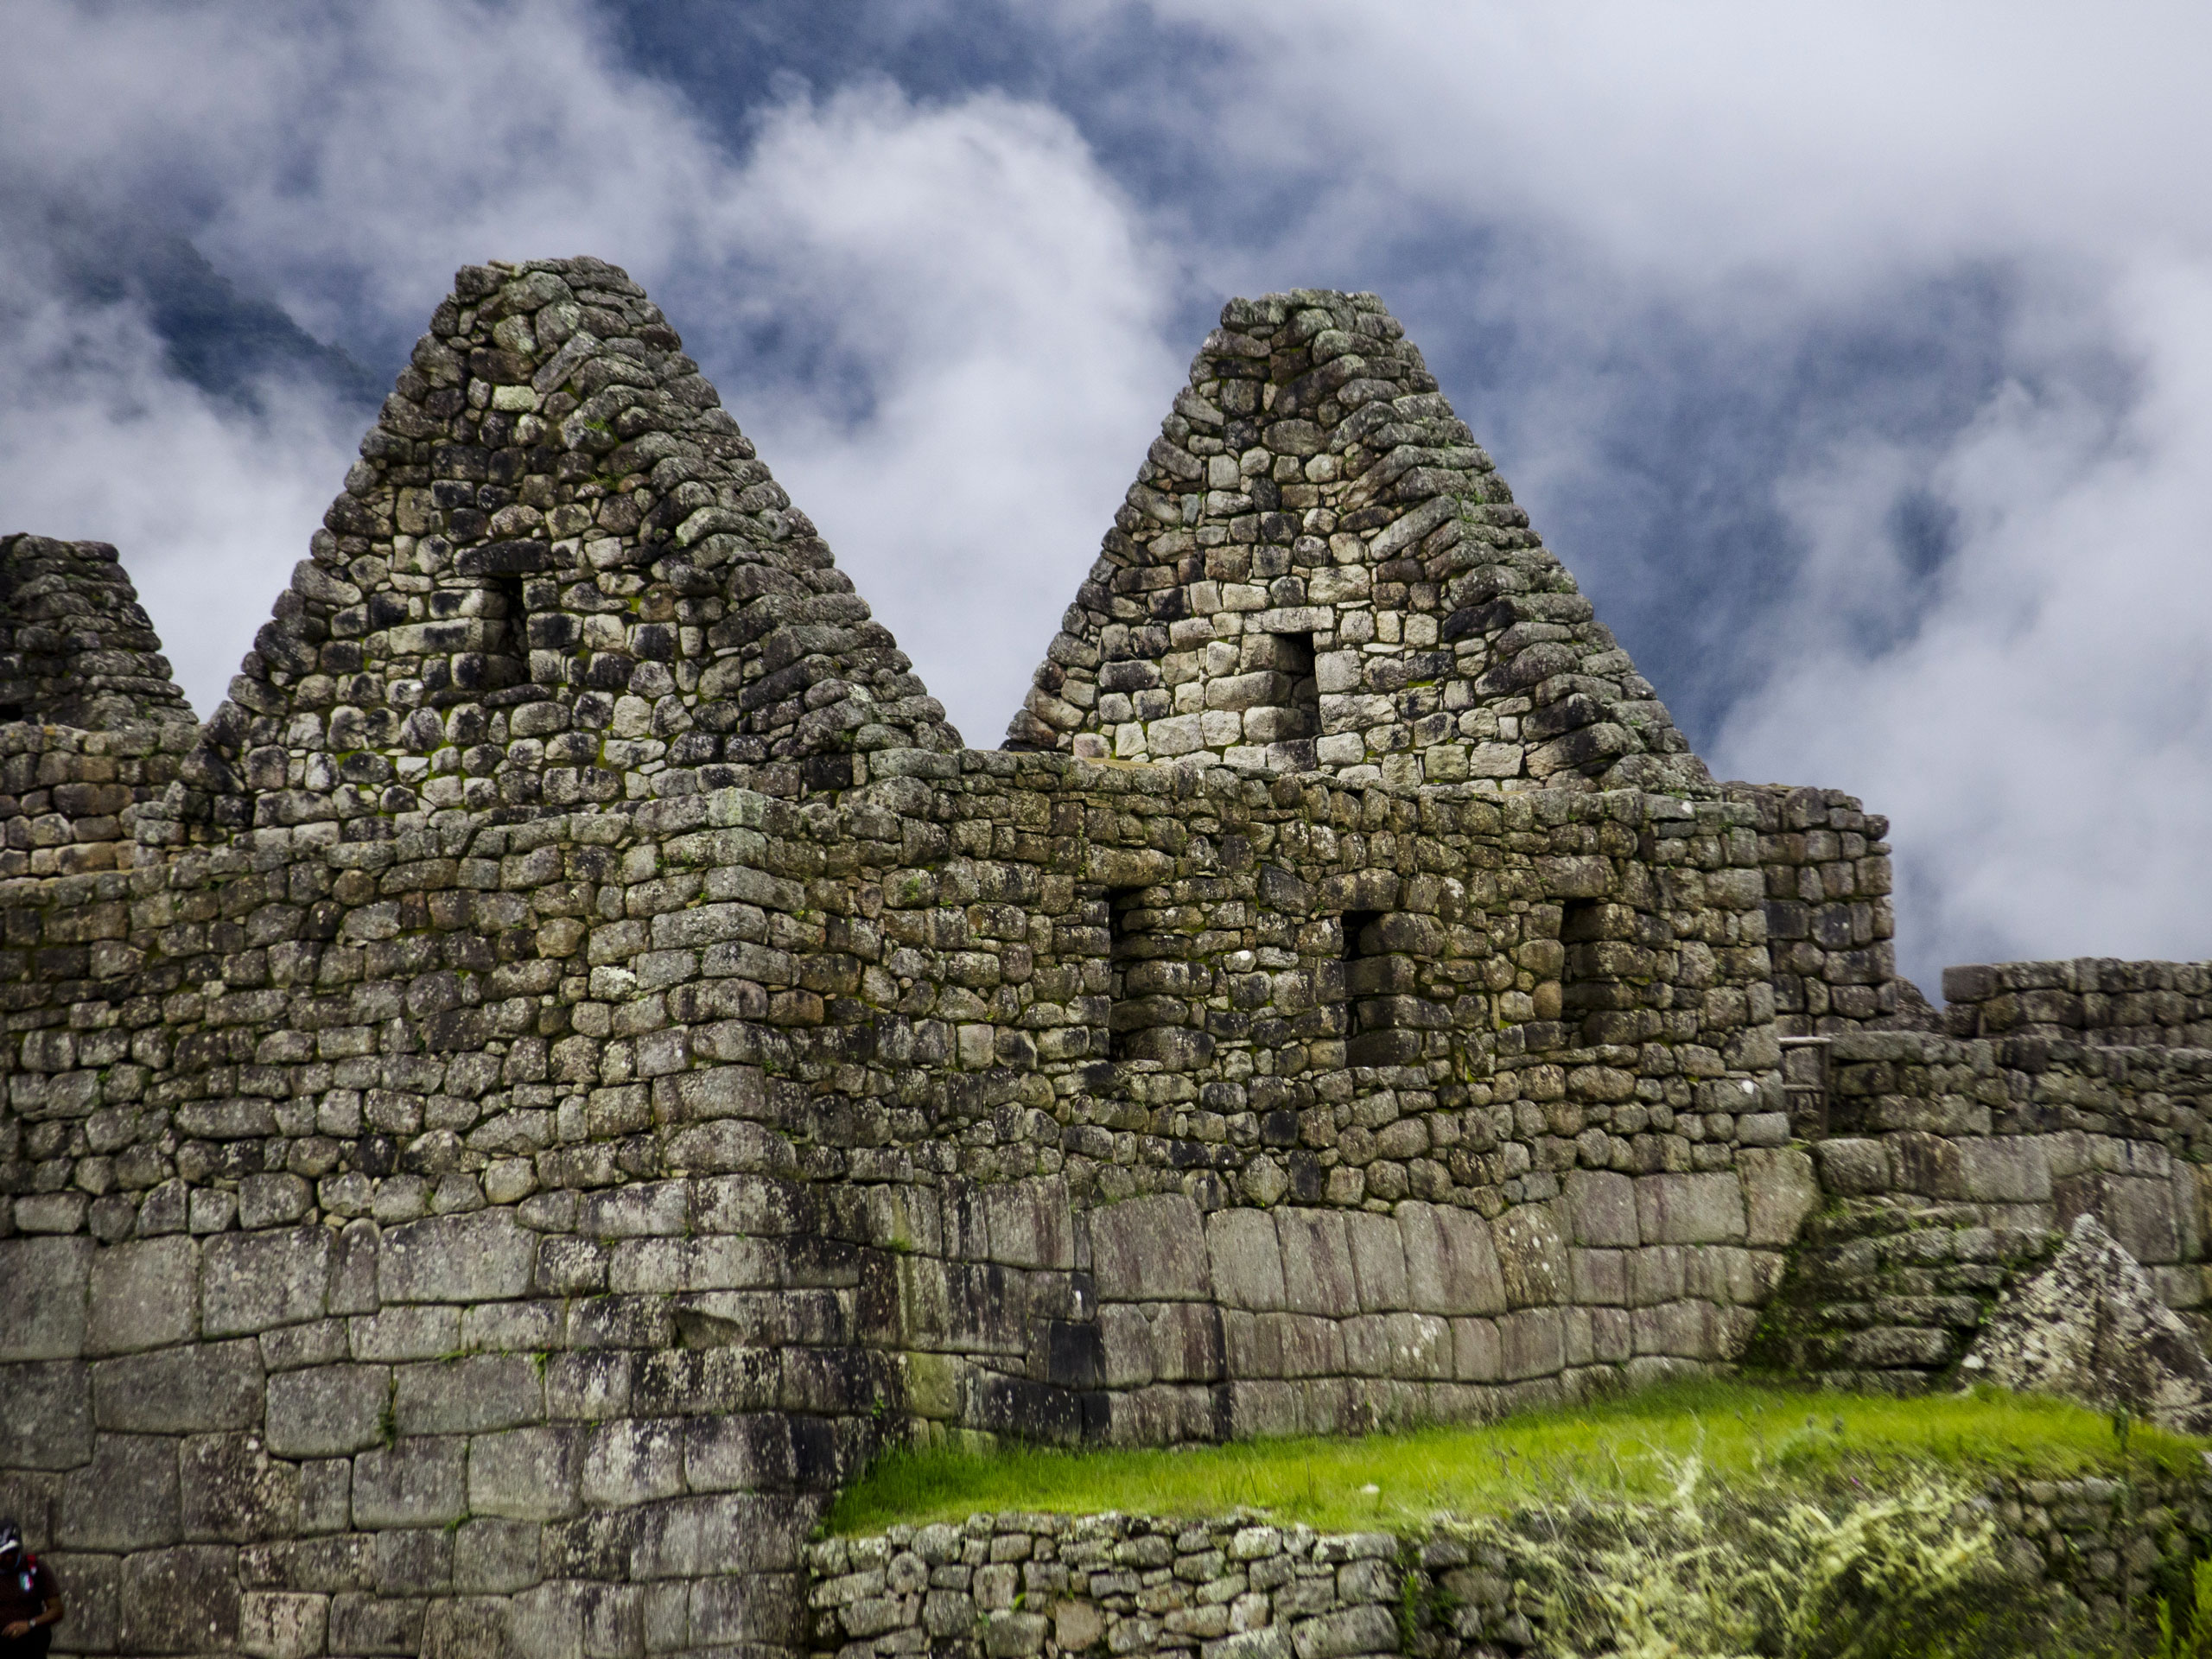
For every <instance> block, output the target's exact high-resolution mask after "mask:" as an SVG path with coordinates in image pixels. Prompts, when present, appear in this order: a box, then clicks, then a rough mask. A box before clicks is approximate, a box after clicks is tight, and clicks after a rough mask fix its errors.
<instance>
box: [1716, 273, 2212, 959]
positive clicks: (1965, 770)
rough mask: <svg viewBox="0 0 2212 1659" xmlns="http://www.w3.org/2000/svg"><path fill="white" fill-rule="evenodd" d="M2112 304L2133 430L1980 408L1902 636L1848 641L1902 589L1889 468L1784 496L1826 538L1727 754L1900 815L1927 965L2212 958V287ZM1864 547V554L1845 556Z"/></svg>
mask: <svg viewBox="0 0 2212 1659" xmlns="http://www.w3.org/2000/svg"><path fill="white" fill-rule="evenodd" d="M2112 303H2113V310H2114V315H2113V318H2112V320H2111V326H2112V328H2113V332H2114V334H2115V335H2116V336H2117V337H2119V338H2120V339H2122V340H2126V342H2127V343H2128V344H2130V345H2132V346H2133V347H2134V351H2135V355H2136V359H2137V361H2138V363H2139V367H2140V371H2141V373H2142V376H2143V384H2142V388H2141V391H2140V395H2139V397H2138V399H2137V401H2136V402H2135V403H2134V404H2133V407H2132V409H2131V410H2129V412H2128V414H2127V416H2126V420H2125V422H2124V423H2123V424H2122V426H2121V428H2120V430H2118V431H2117V432H2114V431H2113V429H2112V428H2111V423H2110V422H2109V421H2108V419H2107V416H2106V415H2105V413H2104V411H2103V410H2101V409H2099V408H2096V407H2094V406H2090V405H2088V404H2084V403H2083V402H2082V401H2081V400H2080V399H2078V398H2076V397H2070V396H2069V395H2067V394H2066V393H2064V392H2063V391H2060V392H2058V393H2056V394H2055V395H2050V394H2047V395H2041V396H2039V395H2037V394H2035V393H2032V392H2031V391H2028V390H2026V389H2025V388H2024V387H2023V386H2022V385H2018V384H2017V383H2016V384H2013V385H2007V386H2006V387H2005V388H2004V389H2003V390H2002V391H2000V392H1999V394H1998V395H1997V396H1996V397H1993V399H1991V400H1990V402H1989V404H1987V406H1986V408H1985V409H1984V410H1982V411H1981V414H1980V418H1978V419H1977V420H1976V421H1975V422H1974V424H1973V425H1972V426H1971V427H1970V428H1968V429H1967V430H1966V431H1964V432H1962V433H1961V435H1959V437H1958V438H1957V440H1956V441H1955V442H1954V443H1953V444H1952V445H1950V446H1949V448H1948V449H1947V450H1946V451H1945V452H1944V453H1942V454H1941V455H1939V456H1936V457H1932V458H1930V464H1929V465H1928V466H1927V467H1926V469H1925V486H1926V487H1928V488H1929V490H1930V492H1931V493H1933V494H1934V496H1935V497H1936V499H1938V500H1940V501H1942V503H1943V504H1945V505H1947V506H1948V508H1950V509H1951V510H1952V511H1953V512H1955V514H1956V515H1957V518H1958V523H1959V526H1960V535H1959V550H1958V553H1957V555H1956V556H1955V559H1954V560H1953V561H1952V562H1951V563H1950V565H1949V567H1948V569H1946V570H1945V571H1944V572H1943V573H1942V577H1941V579H1940V582H1938V583H1937V585H1936V587H1935V588H1934V590H1933V592H1932V593H1931V594H1929V596H1928V598H1927V600H1926V602H1925V603H1924V605H1923V607H1921V608H1920V609H1919V610H1918V613H1917V614H1916V615H1914V616H1911V617H1910V618H1908V619H1906V620H1907V621H1908V622H1909V624H1910V633H1909V635H1908V636H1907V637H1906V638H1904V639H1902V640H1900V641H1899V642H1898V643H1897V644H1895V645H1889V646H1885V647H1883V648H1879V649H1876V650H1873V651H1868V650H1866V649H1864V648H1860V647H1855V646H1854V645H1853V638H1852V632H1851V627H1852V622H1853V619H1854V617H1857V616H1861V615H1864V614H1866V613H1867V612H1868V611H1869V610H1870V608H1871V609H1872V610H1873V611H1875V612H1881V611H1883V610H1885V608H1886V607H1888V606H1889V604H1890V602H1891V601H1890V597H1889V594H1886V593H1885V588H1893V587H1894V584H1895V582H1896V558H1895V550H1894V549H1893V548H1891V546H1889V545H1887V544H1886V543H1885V532H1884V531H1883V528H1882V526H1881V524H1880V521H1879V520H1880V514H1879V509H1880V508H1881V507H1882V506H1883V505H1885V503H1887V502H1888V501H1890V500H1891V499H1895V497H1896V495H1897V493H1898V492H1899V490H1900V488H1901V480H1900V478H1899V468H1898V462H1897V457H1896V456H1895V455H1894V454H1886V453H1882V452H1879V451H1874V452H1862V453H1859V454H1837V455H1835V456H1834V457H1833V458H1832V461H1831V463H1830V465H1829V466H1828V467H1827V469H1826V470H1825V475H1824V476H1823V477H1821V478H1820V479H1819V480H1812V479H1810V478H1808V479H1806V480H1799V481H1798V482H1797V483H1796V486H1794V487H1792V488H1791V490H1790V491H1789V498H1788V499H1789V503H1790V505H1791V506H1792V507H1793V509H1794V510H1795V512H1796V514H1797V516H1798V517H1799V518H1800V521H1801V523H1802V524H1803V527H1804V529H1805V531H1806V533H1807V535H1808V539H1809V540H1810V541H1811V542H1812V543H1813V545H1814V546H1815V548H1816V549H1819V550H1823V552H1822V554H1821V556H1816V557H1815V559H1814V560H1813V561H1812V562H1810V563H1808V567H1807V576H1806V580H1805V581H1804V582H1803V583H1802V585H1801V588H1800V592H1799V595H1798V602H1797V603H1796V606H1795V607H1793V621H1794V626H1792V628H1791V629H1790V631H1789V633H1788V634H1787V635H1786V636H1784V637H1783V639H1778V640H1777V645H1779V646H1781V647H1782V648H1781V649H1779V650H1777V653H1776V662H1775V665H1774V667H1773V670H1772V673H1771V677H1770V680H1769V682H1768V683H1767V686H1766V688H1765V690H1764V692H1763V693H1762V695H1760V696H1758V697H1757V698H1754V699H1750V700H1747V701H1746V702H1745V704H1744V705H1743V706H1742V707H1741V708H1740V709H1739V710H1738V714H1737V715H1736V717H1735V718H1734V720H1732V721H1731V723H1730V725H1729V727H1728V728H1727V730H1726V732H1725V733H1724V734H1723V737H1722V740H1721V742H1720V744H1719V750H1720V753H1721V754H1722V756H1723V757H1724V758H1725V759H1726V761H1727V762H1728V763H1729V764H1730V766H1732V768H1734V769H1737V770H1742V771H1745V772H1751V773H1753V774H1756V775H1758V776H1761V777H1783V778H1788V779H1792V780H1796V779H1805V778H1808V777H1809V778H1813V779H1824V780H1831V781H1835V782H1840V783H1841V784H1843V785H1845V786H1847V787H1851V788H1854V789H1859V790H1861V791H1864V793H1865V794H1866V796H1867V797H1868V798H1869V799H1870V801H1872V802H1873V803H1875V804H1878V806H1879V807H1881V808H1882V809H1884V810H1888V811H1890V812H1891V814H1893V815H1894V817H1896V819H1897V825H1898V829H1897V840H1898V842H1899V846H1900V851H1901V854H1902V862H1903V866H1904V870H1903V874H1904V879H1905V880H1906V881H1907V883H1908V884H1909V885H1908V889H1907V891H1908V900H1909V904H1910V915H1911V917H1912V918H1913V920H1914V921H1916V923H1917V924H1918V925H1919V929H1920V931H1919V933H1918V935H1917V936H1914V935H1908V937H1907V938H1905V940H1904V945H1905V947H1906V951H1907V955H1908V957H1909V958H1910V964H1911V966H1912V967H1913V969H1915V970H1916V971H1917V972H1918V973H1919V974H1921V975H1922V976H1927V977H1932V976H1933V974H1934V971H1935V969H1936V968H1937V967H1939V966H1940V965H1941V964H1942V963H1944V962H1949V961H1960V960H1991V959H1996V960H2005V959H2008V958H2012V957H2019V956H2023V955H2030V954H2032V955H2075V954H2082V955H2094V956H2122V957H2159V956H2164V957H2183V958H2197V957H2203V956H2204V955H2206V954H2207V951H2208V947H2212V893H2208V891H2207V887H2206V884H2205V883H2204V881H2203V880H2202V874H2201V859H2202V855H2201V851H2200V849H2201V845H2202V839H2203V836H2204V832H2205V829H2206V828H2207V826H2208V825H2212V651H2208V648H2207V642H2208V641H2212V577H2209V576H2208V569H2212V560H2208V558H2207V553H2208V551H2212V497H2208V495H2207V493H2206V492H2205V490H2204V487H2203V483H2202V459H2201V458H2202V456H2203V455H2204V454H2206V453H2207V452H2208V448H2212V277H2208V276H2207V274H2206V273H2205V272H2203V271H2202V270H2198V269H2194V268H2180V267H2166V268H2164V269H2159V270H2146V271H2143V272H2139V273H2136V274H2134V275H2133V276H2132V277H2129V278H2128V279H2127V280H2126V281H2125V282H2124V283H2121V284H2120V287H2119V288H2118V289H2116V291H2115V292H2114V294H2113V300H2112ZM1853 550H1855V551H1858V552H1859V554H1860V555H1861V556H1860V558H1859V563H1858V564H1857V566H1856V567H1855V568H1848V567H1847V563H1846V561H1845V559H1844V558H1842V557H1839V556H1835V555H1836V554H1839V553H1847V552H1849V551H1853Z"/></svg>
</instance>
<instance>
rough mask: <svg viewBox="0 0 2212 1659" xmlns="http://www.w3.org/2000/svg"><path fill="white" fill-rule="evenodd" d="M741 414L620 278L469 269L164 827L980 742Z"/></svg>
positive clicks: (605, 269) (616, 790) (635, 788)
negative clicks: (726, 406) (872, 605)
mask: <svg viewBox="0 0 2212 1659" xmlns="http://www.w3.org/2000/svg"><path fill="white" fill-rule="evenodd" d="M720 402H721V400H720V399H719V398H718V397H717V396H716V395H715V390H714V388H713V387H712V386H711V385H709V384H708V383H707V381H706V380H705V379H704V378H702V376H701V375H700V373H699V372H698V365H697V364H696V363H695V362H693V361H692V359H690V358H689V357H687V356H685V355H683V351H682V349H681V341H680V340H678V338H677V334H676V331H675V330H674V329H673V328H671V327H670V326H669V325H668V322H667V320H666V319H665V318H664V316H663V315H661V313H660V311H659V309H658V308H657V307H656V306H654V305H653V304H652V302H650V301H649V300H647V298H646V297H645V292H644V290H643V289H640V288H639V287H638V286H637V284H635V283H632V282H631V281H630V280H629V278H628V277H626V276H625V275H624V274H623V273H622V272H621V271H620V270H617V269H616V268H615V267H614V266H612V265H609V264H602V263H601V262H600V261H598V260H595V259H583V258H579V259H560V260H533V261H531V262H530V263H528V264H518V265H499V264H492V265H480V266H471V267H467V268H465V269H464V270H461V272H460V273H459V274H458V276H457V277H456V278H455V283H454V292H453V293H452V295H451V296H448V298H447V299H446V301H445V302H443V303H442V304H441V305H440V306H439V307H438V308H437V311H436V314H435V316H434V317H433V318H432V321H431V327H430V332H429V334H425V335H424V336H423V338H422V340H420V341H418V342H417V343H416V347H415V351H414V356H413V361H412V362H411V364H410V366H409V367H408V368H407V369H406V370H405V371H404V372H402V373H401V375H400V376H399V378H398V384H397V388H396V389H395V391H393V393H392V395H391V397H390V398H388V399H387V400H386V401H385V406H384V409H383V411H382V413H381V415H380V416H379V417H378V421H377V423H376V425H375V426H374V427H373V428H372V429H371V430H370V432H369V434H368V435H367V436H366V437H365V438H364V439H363V440H362V442H361V459H360V460H359V461H358V462H357V463H355V465H354V466H353V468H352V470H351V471H350V472H349V473H348V474H346V489H345V493H342V494H341V495H340V496H339V498H338V499H337V500H336V501H335V502H334V504H333V505H332V506H331V508H330V511H329V512H328V513H327V514H326V515H325V517H324V520H323V524H324V528H323V529H322V530H321V531H318V532H317V533H316V535H315V538H314V540H313V543H312V545H311V552H312V557H310V558H309V559H308V560H307V561H305V562H303V563H302V564H301V565H300V566H299V568H298V569H297V570H296V572H295V573H294V575H293V579H292V583H291V586H290V587H289V589H288V590H287V591H286V592H285V593H284V594H283V595H282V596H281V597H280V598H279V599H278V601H277V607H276V613H275V615H274V617H273V619H272V620H270V622H269V623H268V624H267V626H264V628H263V629H262V630H261V632H260V633H259V635H258V636H257V639H256V640H255V642H254V648H253V650H252V651H251V652H250V653H249V654H248V655H247V657H246V659H245V664H243V666H242V668H241V670H240V672H239V674H238V677H237V678H236V679H234V680H233V681H232V685H231V694H230V697H229V700H228V701H227V702H225V703H224V704H223V706H222V707H221V708H220V709H219V710H218V711H217V712H216V713H215V715H214V716H213V718H212V719H211V720H210V721H209V722H208V725H207V732H206V735H205V738H204V740H203V741H202V743H201V745H200V748H199V749H198V750H197V751H196V752H195V753H194V756H193V758H192V760H191V761H190V762H189V763H188V766H187V769H186V773H185V778H184V780H183V783H182V785H181V786H180V789H179V791H177V793H176V794H175V797H174V798H173V799H172V801H171V802H170V803H169V806H170V808H171V809H172V810H171V821H172V823H175V824H176V825H177V827H176V828H175V829H170V830H168V831H162V830H160V829H150V830H149V832H148V833H151V834H153V835H155V836H156V838H160V837H161V836H163V835H167V836H171V837H174V836H180V835H184V834H192V835H203V836H204V835H208V834H215V835H220V834H223V833H227V832H228V831H229V830H232V829H243V828H246V827H249V826H268V825H282V824H290V823H307V822H316V821H326V820H330V819H337V820H340V821H341V822H343V823H346V826H347V828H346V834H347V835H349V836H376V835H378V834H380V833H382V832H383V831H382V829H380V828H379V826H380V825H388V824H389V823H391V820H393V819H394V818H395V817H397V816H399V815H403V814H409V813H414V812H419V811H426V810H427V811H435V810H442V809H448V808H467V809H468V810H474V811H489V812H498V813H506V814H511V815H513V816H517V817H524V816H530V815H533V814H536V813H537V812H541V811H549V810H575V809H576V808H579V807H588V806H590V805H593V804H609V803H613V802H616V801H620V800H625V799H631V800H634V799H639V798H647V797H652V796H659V795H667V794H682V793H689V792H691V791H696V790H698V789H702V788H713V787H718V786H721V785H728V784H743V785H747V786H749V787H752V788H754V789H759V790H763V791H767V792H770V793H775V794H783V795H794V794H798V793H801V792H804V791H806V790H809V789H815V788H827V789H836V788H842V787H844V786H846V785H850V784H853V783H856V782H860V781H862V780H864V779H865V778H866V777H867V776H868V760H867V757H868V755H869V754H870V753H880V752H882V751H886V750H892V749H913V748H922V749H931V750H939V751H949V750H954V749H957V748H958V747H960V739H959V735H958V734H957V733H956V732H954V731H953V730H952V728H950V726H948V725H947V724H946V723H945V720H944V709H942V708H941V707H940V706H939V705H938V703H937V702H935V701H934V700H933V699H932V698H931V697H930V696H929V695H928V693H927V691H926V690H925V689H924V687H923V686H922V684H921V683H920V681H919V680H918V678H916V677H915V676H914V674H913V673H912V665H911V664H910V663H909V662H908V660H907V659H906V657H905V655H904V654H903V653H901V652H899V649H898V645H897V642H896V641H895V640H893V638H892V637H891V634H890V632H888V631H887V629H885V628H884V627H883V626H880V624H878V623H876V622H874V621H872V620H870V619H869V613H868V606H867V604H866V602H865V601H862V600H861V598H860V596H859V595H858V594H855V592H854V591H853V586H852V583H851V582H849V580H847V578H846V577H845V576H844V575H842V573H841V572H840V571H839V570H838V569H836V565H835V564H834V563H833V562H832V560H831V558H830V555H829V548H828V547H827V546H825V545H824V544H823V541H822V538H821V537H820V536H819V535H818V534H817V532H816V531H815V527H814V525H813V524H812V523H811V521H810V520H809V519H808V518H807V517H806V515H805V514H804V513H803V512H799V511H798V509H797V508H795V507H793V506H792V505H791V502H790V500H789V499H788V498H787V497H786V496H785V493H784V492H783V491H782V490H781V489H780V488H779V487H778V486H777V484H776V482H775V480H773V479H772V478H771V477H770V476H769V474H768V469H767V467H766V466H764V465H763V464H762V463H761V461H760V459H759V457H758V456H757V454H755V452H754V450H753V445H752V443H751V442H750V441H749V440H747V438H746V437H745V435H743V433H741V431H740V430H739V429H738V426H737V423H736V422H735V421H734V420H733V419H731V418H730V416H728V414H727V413H726V412H725V411H724V410H722V409H721V407H720Z"/></svg>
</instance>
